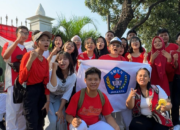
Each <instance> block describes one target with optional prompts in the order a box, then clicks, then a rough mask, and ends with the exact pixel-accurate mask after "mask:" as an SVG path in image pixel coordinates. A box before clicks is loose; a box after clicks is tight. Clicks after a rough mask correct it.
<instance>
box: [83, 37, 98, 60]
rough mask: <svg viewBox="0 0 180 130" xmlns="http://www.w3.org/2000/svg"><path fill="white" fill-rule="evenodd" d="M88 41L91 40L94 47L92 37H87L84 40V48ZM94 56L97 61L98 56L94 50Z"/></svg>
mask: <svg viewBox="0 0 180 130" xmlns="http://www.w3.org/2000/svg"><path fill="white" fill-rule="evenodd" d="M89 39H91V40H92V41H93V43H94V45H95V46H96V42H95V40H94V39H93V38H92V37H88V38H86V39H85V40H84V47H85V46H86V44H87V41H88V40H89ZM94 54H95V59H98V54H97V53H96V51H95V49H94Z"/></svg>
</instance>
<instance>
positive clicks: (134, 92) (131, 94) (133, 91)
mask: <svg viewBox="0 0 180 130" xmlns="http://www.w3.org/2000/svg"><path fill="white" fill-rule="evenodd" d="M136 92H137V90H134V89H133V88H131V92H130V94H129V96H130V97H133V98H134V97H135V96H136Z"/></svg>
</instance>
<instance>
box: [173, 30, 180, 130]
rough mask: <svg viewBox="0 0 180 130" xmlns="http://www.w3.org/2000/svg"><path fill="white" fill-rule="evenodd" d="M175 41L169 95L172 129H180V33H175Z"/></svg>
mask: <svg viewBox="0 0 180 130" xmlns="http://www.w3.org/2000/svg"><path fill="white" fill-rule="evenodd" d="M176 43H177V44H178V49H177V50H175V51H172V52H171V55H172V57H173V61H174V66H175V68H176V70H175V75H174V80H173V88H172V95H171V102H172V110H171V114H172V122H173V125H174V130H176V129H177V130H179V129H180V123H179V101H180V99H179V93H180V33H178V34H177V37H176Z"/></svg>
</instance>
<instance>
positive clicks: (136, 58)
mask: <svg viewBox="0 0 180 130" xmlns="http://www.w3.org/2000/svg"><path fill="white" fill-rule="evenodd" d="M129 46H130V47H129V52H127V53H126V54H125V58H126V60H127V61H130V62H139V63H143V61H144V53H145V52H144V51H143V48H142V44H141V40H140V39H139V38H138V37H132V38H131V40H130V43H129ZM145 58H146V57H145Z"/></svg>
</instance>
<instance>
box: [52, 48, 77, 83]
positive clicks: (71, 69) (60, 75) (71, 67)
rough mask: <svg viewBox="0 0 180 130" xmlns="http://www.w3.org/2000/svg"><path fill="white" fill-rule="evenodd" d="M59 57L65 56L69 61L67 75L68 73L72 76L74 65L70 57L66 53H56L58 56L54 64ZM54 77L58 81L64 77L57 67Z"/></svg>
mask: <svg viewBox="0 0 180 130" xmlns="http://www.w3.org/2000/svg"><path fill="white" fill-rule="evenodd" d="M60 55H63V56H65V57H66V58H67V59H68V60H69V65H68V70H69V71H68V73H70V74H69V75H72V74H73V73H74V64H73V60H72V57H71V55H70V54H69V53H68V52H63V51H60V52H58V54H57V56H56V59H55V62H57V63H58V60H59V57H60ZM56 75H57V77H58V78H59V79H62V80H63V79H64V75H63V73H62V70H61V68H60V67H59V66H58V68H57V70H56Z"/></svg>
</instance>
